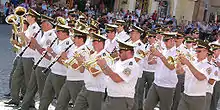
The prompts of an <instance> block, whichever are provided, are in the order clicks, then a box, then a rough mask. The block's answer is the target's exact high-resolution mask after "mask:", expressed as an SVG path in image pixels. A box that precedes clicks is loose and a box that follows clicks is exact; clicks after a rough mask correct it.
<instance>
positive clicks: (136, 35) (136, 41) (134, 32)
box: [128, 25, 145, 109]
mask: <svg viewBox="0 0 220 110" xmlns="http://www.w3.org/2000/svg"><path fill="white" fill-rule="evenodd" d="M130 31H131V32H130V36H131V38H130V41H128V43H131V44H133V45H135V47H134V57H135V60H136V62H137V63H138V64H139V65H140V69H141V70H140V71H139V72H140V73H139V78H141V77H142V74H143V57H142V56H141V55H140V54H139V51H143V52H145V45H144V44H143V42H142V41H141V40H140V37H141V35H142V33H143V32H144V30H143V29H141V28H140V27H138V26H134V25H133V26H132V29H131V30H130ZM138 88H139V80H138V82H137V84H136V92H135V104H134V108H133V109H136V108H139V107H138V106H139V104H138V102H139V101H138V100H140V98H141V97H140V96H141V95H139V91H138Z"/></svg>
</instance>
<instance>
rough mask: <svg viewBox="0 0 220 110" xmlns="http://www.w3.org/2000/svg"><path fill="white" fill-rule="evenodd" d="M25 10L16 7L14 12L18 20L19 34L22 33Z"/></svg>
mask: <svg viewBox="0 0 220 110" xmlns="http://www.w3.org/2000/svg"><path fill="white" fill-rule="evenodd" d="M26 12H27V10H26V8H24V7H21V6H18V7H17V8H15V10H14V14H15V15H17V16H18V17H19V19H20V29H19V30H20V32H23V31H24V28H23V27H24V15H25V14H26Z"/></svg>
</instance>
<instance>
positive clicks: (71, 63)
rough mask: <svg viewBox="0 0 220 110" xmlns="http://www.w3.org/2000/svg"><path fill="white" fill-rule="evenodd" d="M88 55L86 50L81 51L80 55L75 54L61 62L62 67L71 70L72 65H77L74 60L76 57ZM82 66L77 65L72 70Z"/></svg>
mask: <svg viewBox="0 0 220 110" xmlns="http://www.w3.org/2000/svg"><path fill="white" fill-rule="evenodd" d="M89 54H90V53H89V52H88V51H86V50H82V51H81V52H80V53H77V52H75V54H74V56H73V57H71V58H70V59H68V60H65V61H63V64H64V66H66V67H67V68H73V67H72V65H73V64H78V61H77V60H76V58H77V57H80V56H81V55H82V56H86V55H89ZM81 66H82V65H78V67H76V68H73V69H74V70H78V69H79V68H80V67H81Z"/></svg>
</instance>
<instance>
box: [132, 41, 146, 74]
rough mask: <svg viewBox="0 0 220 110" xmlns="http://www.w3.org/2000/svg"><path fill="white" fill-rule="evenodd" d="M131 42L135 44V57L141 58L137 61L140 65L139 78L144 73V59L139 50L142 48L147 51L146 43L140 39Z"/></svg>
mask: <svg viewBox="0 0 220 110" xmlns="http://www.w3.org/2000/svg"><path fill="white" fill-rule="evenodd" d="M129 43H132V44H134V45H135V48H134V57H135V58H139V59H140V60H139V61H138V62H137V63H138V64H139V65H140V73H139V78H141V77H142V74H143V66H144V59H143V58H142V57H141V56H140V54H138V51H139V50H142V51H144V52H145V45H144V43H143V42H142V41H141V40H140V39H139V40H137V41H135V42H132V41H129Z"/></svg>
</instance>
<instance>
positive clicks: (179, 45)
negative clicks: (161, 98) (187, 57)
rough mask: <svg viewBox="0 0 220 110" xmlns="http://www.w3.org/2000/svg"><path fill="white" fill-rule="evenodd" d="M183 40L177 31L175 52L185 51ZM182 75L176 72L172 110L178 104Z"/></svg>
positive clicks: (181, 89)
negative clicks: (176, 79)
mask: <svg viewBox="0 0 220 110" xmlns="http://www.w3.org/2000/svg"><path fill="white" fill-rule="evenodd" d="M183 41H184V35H183V34H182V33H179V32H178V34H177V36H176V37H175V44H176V51H177V53H178V52H179V53H183V54H186V53H187V49H186V48H185V45H184V44H183ZM184 77H185V76H184V74H177V78H178V83H177V85H176V89H175V94H174V97H173V105H172V110H177V107H178V105H179V101H180V98H181V93H182V92H183V90H184Z"/></svg>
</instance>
